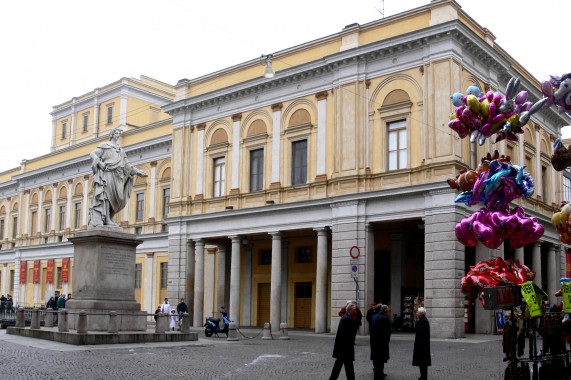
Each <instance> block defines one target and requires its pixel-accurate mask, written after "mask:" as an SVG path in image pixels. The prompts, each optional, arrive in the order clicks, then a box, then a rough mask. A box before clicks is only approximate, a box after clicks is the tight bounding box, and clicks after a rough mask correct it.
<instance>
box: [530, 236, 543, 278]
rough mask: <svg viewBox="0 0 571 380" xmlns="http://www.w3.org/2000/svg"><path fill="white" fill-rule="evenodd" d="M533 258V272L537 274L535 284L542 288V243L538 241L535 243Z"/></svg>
mask: <svg viewBox="0 0 571 380" xmlns="http://www.w3.org/2000/svg"><path fill="white" fill-rule="evenodd" d="M531 254H532V256H531V268H530V269H531V270H532V271H534V272H535V278H534V279H533V282H535V283H536V285H537V286H539V287H540V288H541V282H542V278H541V243H540V242H538V241H536V242H535V243H533V251H532V253H531Z"/></svg>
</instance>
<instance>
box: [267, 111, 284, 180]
mask: <svg viewBox="0 0 571 380" xmlns="http://www.w3.org/2000/svg"><path fill="white" fill-rule="evenodd" d="M282 107H283V105H282V103H278V104H274V105H272V111H273V122H272V126H273V128H272V181H271V184H270V188H279V187H280V186H281V183H280V181H281V178H280V171H281V167H282V165H281V158H282V155H281V150H280V148H281V118H282Z"/></svg>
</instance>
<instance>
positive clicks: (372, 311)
mask: <svg viewBox="0 0 571 380" xmlns="http://www.w3.org/2000/svg"><path fill="white" fill-rule="evenodd" d="M379 306H380V305H379ZM376 312H377V304H376V303H374V302H373V303H372V304H371V308H370V309H369V310H367V315H366V317H365V319H366V320H367V322H369V324H370V323H371V317H372V316H373V314H375V313H376Z"/></svg>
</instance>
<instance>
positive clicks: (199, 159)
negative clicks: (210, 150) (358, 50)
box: [194, 123, 206, 199]
mask: <svg viewBox="0 0 571 380" xmlns="http://www.w3.org/2000/svg"><path fill="white" fill-rule="evenodd" d="M205 128H206V124H204V123H203V124H199V125H197V126H196V131H197V134H198V136H197V137H196V138H197V141H196V190H195V196H194V199H202V197H203V194H204V188H203V185H202V179H203V177H204V129H205Z"/></svg>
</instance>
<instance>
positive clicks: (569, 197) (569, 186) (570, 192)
mask: <svg viewBox="0 0 571 380" xmlns="http://www.w3.org/2000/svg"><path fill="white" fill-rule="evenodd" d="M565 171H566V172H567V173H569V172H571V170H569V169H565ZM563 200H564V201H571V178H569V177H567V176H566V175H565V173H563ZM0 222H1V221H0ZM0 226H1V225H0ZM1 233H2V232H1V231H0V234H1Z"/></svg>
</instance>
